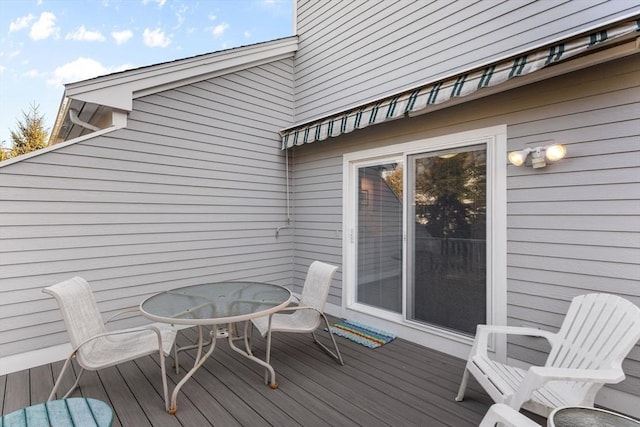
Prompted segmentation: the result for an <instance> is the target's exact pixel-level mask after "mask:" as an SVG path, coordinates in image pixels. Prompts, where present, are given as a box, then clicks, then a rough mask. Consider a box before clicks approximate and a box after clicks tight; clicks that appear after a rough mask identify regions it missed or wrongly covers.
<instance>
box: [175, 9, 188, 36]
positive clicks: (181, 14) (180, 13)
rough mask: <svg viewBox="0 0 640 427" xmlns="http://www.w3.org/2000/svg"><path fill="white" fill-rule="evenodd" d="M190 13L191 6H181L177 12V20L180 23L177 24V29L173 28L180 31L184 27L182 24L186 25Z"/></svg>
mask: <svg viewBox="0 0 640 427" xmlns="http://www.w3.org/2000/svg"><path fill="white" fill-rule="evenodd" d="M188 11H189V6H187V5H186V4H183V5H180V7H179V8H178V9H177V10H176V12H175V13H176V19H177V20H178V23H177V24H176V26H175V27H173V29H176V30H177V29H178V28H180V27H182V24H184V21H185V19H186V18H185V14H186V13H187V12H188Z"/></svg>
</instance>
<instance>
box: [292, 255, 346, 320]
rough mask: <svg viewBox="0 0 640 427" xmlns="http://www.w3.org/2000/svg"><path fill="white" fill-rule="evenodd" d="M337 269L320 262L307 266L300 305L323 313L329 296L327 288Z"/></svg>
mask: <svg viewBox="0 0 640 427" xmlns="http://www.w3.org/2000/svg"><path fill="white" fill-rule="evenodd" d="M337 270H338V267H336V266H335V265H330V264H326V263H324V262H321V261H314V262H313V263H311V265H310V266H309V270H308V271H307V277H306V278H305V280H304V286H303V288H302V295H301V297H300V304H301V305H306V306H309V307H313V308H315V309H317V310H319V311H324V304H325V302H326V301H327V297H328V296H329V288H330V287H331V282H332V281H333V276H334V275H335V274H336V271H337Z"/></svg>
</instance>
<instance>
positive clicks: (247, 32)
mask: <svg viewBox="0 0 640 427" xmlns="http://www.w3.org/2000/svg"><path fill="white" fill-rule="evenodd" d="M250 37H251V31H245V32H244V38H245V39H248V38H250Z"/></svg>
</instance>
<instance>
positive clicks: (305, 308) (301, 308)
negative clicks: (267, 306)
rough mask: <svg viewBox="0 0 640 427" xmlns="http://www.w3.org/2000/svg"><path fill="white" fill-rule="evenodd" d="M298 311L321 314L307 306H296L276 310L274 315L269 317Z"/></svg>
mask: <svg viewBox="0 0 640 427" xmlns="http://www.w3.org/2000/svg"><path fill="white" fill-rule="evenodd" d="M298 310H315V311H317V312H318V313H322V312H321V311H320V310H318V309H317V308H315V307H311V306H308V305H296V306H293V307H285V308H282V309H280V310H278V311H277V312H275V313H271V315H272V316H273V315H274V314H280V313H283V312H287V311H290V312H294V311H298Z"/></svg>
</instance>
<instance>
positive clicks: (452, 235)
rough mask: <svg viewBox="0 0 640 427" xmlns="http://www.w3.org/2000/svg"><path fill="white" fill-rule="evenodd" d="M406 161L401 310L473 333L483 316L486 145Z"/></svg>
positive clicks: (425, 320)
mask: <svg viewBox="0 0 640 427" xmlns="http://www.w3.org/2000/svg"><path fill="white" fill-rule="evenodd" d="M407 163H408V165H410V166H409V170H408V178H407V180H408V189H407V191H408V195H409V212H408V216H407V227H408V236H409V238H408V245H409V246H408V249H407V256H408V259H407V261H408V264H407V266H408V267H407V274H408V276H409V277H407V292H408V295H407V298H408V299H407V318H408V319H411V320H414V321H417V322H421V323H426V324H430V325H434V326H437V327H441V328H445V329H451V330H455V331H457V332H462V333H465V334H470V335H472V334H474V333H475V328H476V325H477V324H479V323H486V292H487V291H486V259H487V253H486V247H487V242H486V208H487V206H486V182H487V173H486V147H485V146H484V145H482V146H473V147H464V148H457V149H451V150H444V151H439V152H430V153H422V154H416V155H411V156H409V157H408V160H407Z"/></svg>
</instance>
